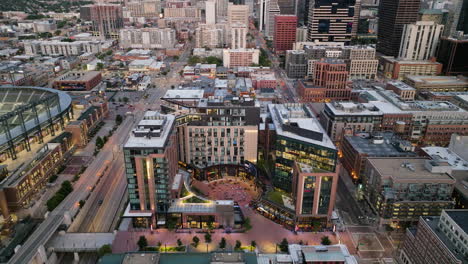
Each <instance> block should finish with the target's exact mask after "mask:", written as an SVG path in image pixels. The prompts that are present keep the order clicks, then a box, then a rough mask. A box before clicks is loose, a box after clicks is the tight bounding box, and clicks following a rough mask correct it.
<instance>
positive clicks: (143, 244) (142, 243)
mask: <svg viewBox="0 0 468 264" xmlns="http://www.w3.org/2000/svg"><path fill="white" fill-rule="evenodd" d="M137 245H138V248H139V249H140V251H143V250H145V248H146V247H147V246H148V240H147V239H146V237H145V236H140V238H139V239H138V242H137Z"/></svg>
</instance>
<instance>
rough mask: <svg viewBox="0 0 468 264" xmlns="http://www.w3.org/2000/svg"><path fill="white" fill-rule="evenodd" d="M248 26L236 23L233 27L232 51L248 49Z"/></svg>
mask: <svg viewBox="0 0 468 264" xmlns="http://www.w3.org/2000/svg"><path fill="white" fill-rule="evenodd" d="M246 38H247V26H246V25H244V24H239V23H235V24H232V25H231V49H245V48H246V47H247V40H246Z"/></svg>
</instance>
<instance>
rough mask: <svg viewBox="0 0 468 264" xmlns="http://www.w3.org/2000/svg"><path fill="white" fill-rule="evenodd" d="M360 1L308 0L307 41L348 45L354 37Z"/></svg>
mask: <svg viewBox="0 0 468 264" xmlns="http://www.w3.org/2000/svg"><path fill="white" fill-rule="evenodd" d="M360 8H361V0H310V3H309V17H308V21H307V28H308V40H309V41H315V40H319V41H325V42H327V41H342V42H347V43H349V42H350V41H351V38H352V37H353V36H355V35H356V33H357V27H358V21H359V12H360Z"/></svg>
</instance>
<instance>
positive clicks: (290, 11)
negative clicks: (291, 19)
mask: <svg viewBox="0 0 468 264" xmlns="http://www.w3.org/2000/svg"><path fill="white" fill-rule="evenodd" d="M278 6H279V8H280V11H281V14H282V15H295V14H296V0H278Z"/></svg>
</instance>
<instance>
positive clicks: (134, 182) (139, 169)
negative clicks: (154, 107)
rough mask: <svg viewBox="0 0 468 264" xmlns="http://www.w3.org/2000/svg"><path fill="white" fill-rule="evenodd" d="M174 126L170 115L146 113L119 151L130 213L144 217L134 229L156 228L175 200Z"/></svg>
mask: <svg viewBox="0 0 468 264" xmlns="http://www.w3.org/2000/svg"><path fill="white" fill-rule="evenodd" d="M174 124H175V117H174V116H173V115H162V114H160V113H158V112H153V111H148V112H146V113H145V116H144V117H143V119H142V120H141V121H140V122H139V123H138V125H137V126H136V128H134V129H133V130H132V133H131V134H130V137H129V138H128V140H127V142H126V143H125V145H124V147H123V151H124V157H125V168H126V176H127V177H126V178H127V181H128V196H129V200H130V205H129V206H130V212H135V213H147V216H146V217H142V218H141V219H139V220H138V221H143V222H140V223H138V225H141V226H146V227H148V226H150V225H151V224H152V225H153V226H156V222H157V219H158V217H159V216H160V217H163V219H164V217H165V215H166V213H167V210H168V208H169V205H170V201H171V199H173V198H175V196H174V193H172V183H173V182H174V178H175V175H176V174H177V170H178V165H177V161H178V160H177V158H178V157H177V155H178V154H177V148H178V147H177V146H178V144H177V133H176V130H175V129H174ZM150 216H151V217H150ZM135 221H137V220H135ZM134 224H135V223H134Z"/></svg>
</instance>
